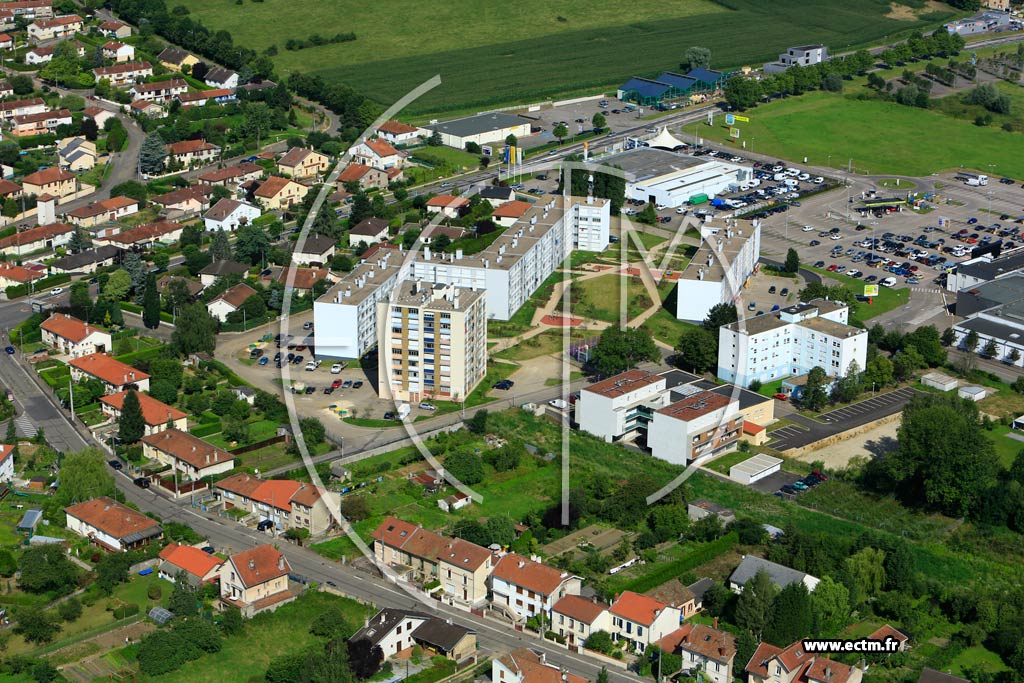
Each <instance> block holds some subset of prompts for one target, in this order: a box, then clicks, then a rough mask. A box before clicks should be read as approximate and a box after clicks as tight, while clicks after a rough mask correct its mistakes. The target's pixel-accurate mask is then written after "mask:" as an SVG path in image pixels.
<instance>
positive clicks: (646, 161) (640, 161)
mask: <svg viewBox="0 0 1024 683" xmlns="http://www.w3.org/2000/svg"><path fill="white" fill-rule="evenodd" d="M601 161H602V163H604V164H608V165H611V166H615V167H616V168H621V169H622V170H623V172H624V173H625V174H626V179H627V180H628V181H629V182H632V183H642V182H645V181H649V180H653V179H655V178H659V177H661V176H665V175H668V174H670V173H675V172H676V171H682V170H686V169H690V168H695V167H697V166H701V165H703V164H710V163H715V161H713V160H710V159H702V158H700V157H692V156H689V155H686V154H676V153H675V152H669V151H668V150H664V149H656V148H654V147H636V148H634V149H631V150H627V151H625V152H622V153H620V154H616V155H614V156H611V157H606V158H604V159H602V160H601Z"/></svg>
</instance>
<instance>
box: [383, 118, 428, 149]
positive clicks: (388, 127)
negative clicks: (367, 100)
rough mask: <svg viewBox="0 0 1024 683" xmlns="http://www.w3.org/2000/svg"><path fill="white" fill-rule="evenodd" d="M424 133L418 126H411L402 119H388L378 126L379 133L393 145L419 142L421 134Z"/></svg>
mask: <svg viewBox="0 0 1024 683" xmlns="http://www.w3.org/2000/svg"><path fill="white" fill-rule="evenodd" d="M423 134H424V133H423V131H421V130H420V129H419V128H417V127H416V126H410V125H407V124H405V123H401V122H400V121H388V122H387V123H382V124H380V125H379V126H378V127H377V135H378V136H380V137H381V138H382V139H383V140H384V141H386V142H390V143H391V144H392V145H400V144H403V143H408V142H417V141H418V139H419V136H420V135H423Z"/></svg>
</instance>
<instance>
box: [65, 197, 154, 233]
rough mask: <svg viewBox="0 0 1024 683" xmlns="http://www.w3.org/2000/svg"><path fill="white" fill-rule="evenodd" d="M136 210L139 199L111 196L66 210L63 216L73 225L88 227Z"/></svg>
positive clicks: (121, 216)
mask: <svg viewBox="0 0 1024 683" xmlns="http://www.w3.org/2000/svg"><path fill="white" fill-rule="evenodd" d="M138 212H139V200H137V199H131V198H129V197H111V198H110V199H104V200H103V201H101V202H93V203H92V204H87V205H86V206H83V207H80V208H78V209H74V210H73V211H68V212H67V213H66V214H65V215H64V217H65V218H66V219H67V220H68V222H70V223H72V224H73V225H79V226H82V227H83V228H88V227H91V226H93V225H98V224H99V223H109V222H112V221H116V220H118V219H120V218H124V217H125V216H130V215H132V214H133V213H138Z"/></svg>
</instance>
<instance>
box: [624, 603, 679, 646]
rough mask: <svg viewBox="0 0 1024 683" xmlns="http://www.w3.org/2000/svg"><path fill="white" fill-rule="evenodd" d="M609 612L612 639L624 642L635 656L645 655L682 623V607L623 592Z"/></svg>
mask: <svg viewBox="0 0 1024 683" xmlns="http://www.w3.org/2000/svg"><path fill="white" fill-rule="evenodd" d="M608 612H609V613H610V614H611V635H612V639H613V640H615V641H616V642H620V641H621V642H624V643H625V644H626V645H625V648H626V649H627V650H631V651H633V652H643V651H644V650H646V649H647V646H648V645H650V644H651V643H656V642H657V641H659V640H661V639H662V638H664V637H665V636H667V635H668V634H669V633H671V632H672V631H674V630H676V629H677V628H679V622H680V621H681V619H682V614H681V613H680V611H679V608H678V607H673V606H672V605H666V604H665V603H663V602H661V601H660V600H655V599H654V598H652V597H649V596H646V595H640V594H639V593H634V592H632V591H623V593H622V594H621V595H619V597H618V598H616V600H615V602H613V603H612V605H611V607H609V608H608Z"/></svg>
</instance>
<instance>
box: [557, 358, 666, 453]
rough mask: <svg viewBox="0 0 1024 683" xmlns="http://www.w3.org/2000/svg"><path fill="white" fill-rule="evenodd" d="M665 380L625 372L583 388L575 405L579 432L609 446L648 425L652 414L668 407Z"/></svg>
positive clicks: (655, 376)
mask: <svg viewBox="0 0 1024 683" xmlns="http://www.w3.org/2000/svg"><path fill="white" fill-rule="evenodd" d="M666 387H667V380H666V378H665V377H664V375H657V374H655V373H653V372H648V371H646V370H627V371H626V372H622V373H619V374H618V375H615V376H613V377H609V378H608V379H606V380H602V381H600V382H595V383H594V384H590V385H588V386H585V387H583V390H582V391H580V397H579V399H578V400H577V401H576V421H577V422H578V423H579V425H580V429H581V430H582V431H584V432H589V433H590V434H593V435H594V436H597V437H600V438H602V439H604V440H605V441H607V442H609V443H611V442H612V441H619V440H620V439H624V438H627V437H629V436H631V435H633V434H634V433H635V432H637V431H638V430H640V429H642V428H646V427H647V425H648V424H649V423H650V420H651V414H652V413H653V411H655V410H658V409H659V408H663V407H665V406H667V405H668V404H669V393H668V391H667V389H666Z"/></svg>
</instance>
